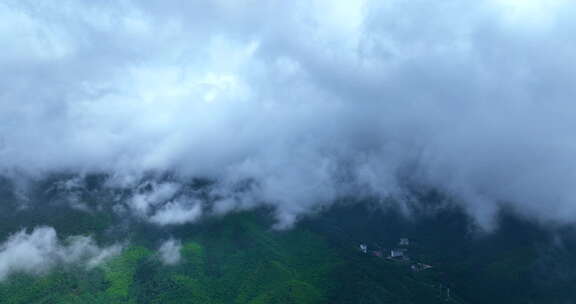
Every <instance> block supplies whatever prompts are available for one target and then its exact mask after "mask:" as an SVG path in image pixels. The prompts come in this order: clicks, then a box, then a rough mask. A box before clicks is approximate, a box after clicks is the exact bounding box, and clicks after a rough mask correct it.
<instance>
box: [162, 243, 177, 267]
mask: <svg viewBox="0 0 576 304" xmlns="http://www.w3.org/2000/svg"><path fill="white" fill-rule="evenodd" d="M181 249H182V243H181V242H180V241H178V240H174V239H169V240H167V241H165V242H164V243H162V245H161V246H160V248H159V249H158V252H159V253H160V260H161V261H162V263H164V264H165V265H174V264H178V263H179V262H180V259H181V258H182V256H181V254H180V250H181Z"/></svg>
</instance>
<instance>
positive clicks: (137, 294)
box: [0, 189, 576, 304]
mask: <svg viewBox="0 0 576 304" xmlns="http://www.w3.org/2000/svg"><path fill="white" fill-rule="evenodd" d="M2 191H3V193H2V196H3V199H2V206H3V207H2V208H3V209H4V210H3V211H6V212H3V213H2V216H1V217H2V221H0V229H1V237H2V239H3V240H4V239H6V238H7V237H8V236H9V235H10V234H11V233H14V231H16V230H18V229H21V228H28V229H30V228H31V227H35V226H38V225H49V226H52V227H54V228H55V229H57V231H58V232H59V237H60V238H65V237H66V236H68V235H90V236H92V237H93V238H94V239H96V240H97V241H98V242H99V243H102V244H106V243H111V242H115V241H119V240H122V241H124V242H125V244H126V245H125V248H124V249H123V251H122V252H121V254H120V255H118V256H115V257H113V258H111V259H110V260H107V261H106V262H105V263H103V264H100V265H98V266H97V267H94V268H87V267H85V266H82V265H70V264H62V265H60V266H59V267H54V268H53V269H52V270H51V271H50V272H48V273H46V274H41V275H33V274H27V273H13V274H11V275H10V276H9V277H8V278H6V279H5V280H4V281H1V282H0V303H253V304H256V303H374V304H375V303H406V304H409V303H413V304H416V303H427V304H430V303H431V304H434V303H478V304H480V303H506V304H510V303H526V304H528V303H574V302H573V299H576V293H575V292H574V290H573V289H571V288H570V286H573V284H574V283H576V254H575V252H576V250H575V248H574V247H573V246H574V244H576V242H574V239H573V238H571V236H572V235H573V234H574V233H573V232H572V231H569V230H558V231H554V232H551V231H549V230H543V229H540V228H538V226H537V225H534V224H533V223H530V222H527V221H523V220H521V219H518V218H514V217H511V216H507V215H506V214H503V215H502V216H501V219H500V225H499V227H498V228H497V230H496V231H493V232H481V231H477V230H475V229H474V228H473V226H472V224H471V222H470V220H469V219H468V218H467V217H466V216H465V215H464V214H463V213H462V212H461V211H460V210H458V209H456V208H449V207H447V208H444V209H442V210H440V211H436V212H432V213H430V212H421V213H420V214H419V213H418V212H416V213H414V214H412V215H410V216H406V215H402V214H399V213H397V212H395V211H394V210H391V209H385V208H381V207H380V204H377V203H375V202H371V201H362V202H352V201H346V202H344V201H343V202H339V203H336V204H335V205H334V206H333V207H331V208H329V209H325V210H322V211H319V213H318V214H315V215H312V216H309V217H307V218H303V219H301V220H300V221H299V222H298V224H297V225H296V226H295V227H293V228H291V229H286V230H277V229H273V228H272V227H273V224H274V220H273V210H270V209H266V208H261V209H257V210H252V211H242V212H233V213H231V214H228V215H226V216H214V217H208V218H205V219H202V220H201V221H199V222H197V223H193V224H186V225H176V226H168V227H157V226H154V225H151V224H147V223H144V222H140V221H137V220H134V221H129V220H126V219H122V218H121V217H120V216H117V215H114V213H113V212H110V210H106V209H100V211H96V212H85V211H82V210H75V209H73V208H69V207H68V206H66V205H64V204H58V203H46V204H38V205H35V206H33V207H30V208H25V209H21V210H19V211H12V212H8V211H9V210H8V208H15V205H11V204H12V202H13V201H15V200H16V198H15V197H13V196H11V195H12V194H11V192H10V191H7V190H6V189H3V190H2ZM37 193H38V196H39V197H42V198H43V199H46V201H49V202H58V200H57V199H54V197H52V198H47V197H46V195H47V194H46V191H38V192H37ZM98 195H102V194H101V193H100V194H98V193H93V194H87V195H86V197H84V199H85V200H86V201H88V202H89V201H90V200H96V199H95V198H94V197H95V196H98ZM37 198H38V197H37ZM32 199H34V196H32ZM421 200H423V201H426V200H429V201H430V204H433V203H434V201H437V200H438V198H437V197H433V196H423V197H422V198H421ZM12 210H14V209H12ZM23 223H26V225H25V226H24V225H23ZM167 237H173V238H177V239H179V240H181V242H182V248H181V250H180V251H181V252H180V253H181V256H182V258H181V261H180V262H179V263H177V264H175V265H164V264H162V263H161V261H160V259H159V257H158V252H157V248H158V246H159V243H160V242H161V240H163V239H166V238H167ZM400 238H409V239H410V245H408V246H407V248H406V249H407V256H408V257H409V260H408V259H407V260H402V259H388V258H386V256H387V255H388V252H389V249H390V248H394V247H397V245H398V240H399V239H400ZM558 238H562V240H563V242H562V246H559V245H557V244H556V243H554V241H555V240H557V239H558ZM126 240H127V241H126ZM359 244H366V245H367V246H368V249H369V250H368V252H367V253H362V252H361V251H360V250H359ZM571 246H572V247H571ZM375 252H380V253H381V254H383V255H382V256H377V255H376V254H374V253H375ZM417 263H423V264H426V265H430V266H432V267H431V268H429V269H425V270H414V269H412V266H413V265H415V264H417Z"/></svg>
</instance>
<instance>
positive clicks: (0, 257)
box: [0, 227, 121, 280]
mask: <svg viewBox="0 0 576 304" xmlns="http://www.w3.org/2000/svg"><path fill="white" fill-rule="evenodd" d="M120 251H121V247H120V246H118V245H114V246H110V247H104V248H101V247H99V246H98V245H97V244H96V243H95V242H94V240H93V239H91V238H90V237H85V236H74V237H70V238H68V239H66V240H65V241H60V240H59V239H58V237H57V234H56V231H55V230H54V228H51V227H37V228H35V229H34V230H32V232H30V233H27V232H26V231H25V230H21V231H19V232H16V233H14V234H13V235H11V236H10V237H9V238H8V239H7V240H6V241H5V242H4V243H2V244H1V245H0V280H3V279H5V278H6V277H7V276H9V275H10V274H12V273H19V272H21V273H30V274H44V273H46V272H48V271H49V270H50V269H52V268H53V267H55V266H56V265H59V264H61V263H65V264H70V263H83V264H85V265H86V267H88V268H92V267H95V266H97V265H99V264H101V263H102V262H104V261H105V260H106V259H108V258H110V257H112V256H115V255H118V254H119V253H120Z"/></svg>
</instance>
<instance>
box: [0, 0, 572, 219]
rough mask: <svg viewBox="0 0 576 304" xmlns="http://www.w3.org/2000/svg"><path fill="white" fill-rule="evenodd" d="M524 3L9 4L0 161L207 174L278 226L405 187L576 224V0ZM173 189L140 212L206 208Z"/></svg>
mask: <svg viewBox="0 0 576 304" xmlns="http://www.w3.org/2000/svg"><path fill="white" fill-rule="evenodd" d="M519 3H520V2H518V1H507V0H485V1H476V2H474V3H468V2H466V3H465V2H463V1H455V0H449V1H431V0H418V1H406V0H393V1H387V2H385V3H383V2H379V1H369V0H355V1H346V2H338V3H334V1H324V0H316V1H291V2H286V3H284V2H280V1H272V0H270V1H251V0H245V1H241V2H240V3H234V4H231V3H229V2H227V1H194V2H193V3H191V2H186V1H179V0H172V1H164V2H162V3H161V4H160V3H140V2H135V1H123V2H121V3H116V2H109V1H105V2H99V3H92V2H89V1H64V2H62V3H59V4H58V5H56V4H51V3H48V2H46V3H42V4H39V3H37V2H33V1H7V2H4V3H2V4H0V6H1V9H0V12H1V13H0V18H2V20H5V22H3V25H2V26H1V27H0V41H1V42H2V44H3V45H7V46H8V47H6V49H7V50H9V51H7V52H3V54H2V55H0V64H2V66H3V69H2V70H1V71H0V90H1V91H2V94H1V95H0V109H1V111H0V120H1V121H2V125H1V126H0V159H1V160H2V161H1V162H0V170H1V171H2V172H3V174H4V175H9V176H10V175H12V176H14V175H21V174H24V175H41V174H43V173H50V172H60V171H71V172H79V173H90V172H99V173H102V172H103V173H107V174H110V176H113V178H112V179H113V180H115V181H124V182H127V184H125V186H126V187H128V186H127V185H128V184H130V183H129V181H134V180H136V181H138V180H140V179H141V177H142V176H145V175H146V174H148V173H149V172H172V173H173V174H175V175H176V176H178V177H179V178H180V181H178V182H180V183H186V180H187V179H189V178H190V177H203V178H209V179H211V180H215V181H217V185H218V187H217V188H218V189H214V190H213V191H214V193H215V194H217V196H219V197H220V198H221V199H220V200H216V203H215V204H216V206H215V207H214V209H215V210H216V211H218V210H220V211H226V210H234V209H242V208H252V207H254V206H258V205H262V204H267V205H271V206H274V207H275V208H276V210H277V218H278V220H279V226H289V225H290V224H291V223H293V222H294V221H295V220H297V219H298V217H299V216H302V215H303V214H306V213H309V212H313V211H314V210H318V209H319V208H321V207H322V206H324V205H326V204H329V203H330V202H332V201H334V200H335V199H338V198H341V197H347V196H350V195H353V196H370V197H380V198H386V197H390V196H400V195H402V194H403V193H404V192H405V183H406V182H410V183H414V184H421V185H426V186H428V187H434V188H437V189H439V190H441V191H443V192H446V193H449V194H450V195H452V196H453V197H455V198H456V200H455V201H458V203H459V204H460V206H462V207H463V208H464V209H465V210H467V211H468V213H469V214H470V215H471V216H472V217H473V218H475V219H476V221H477V222H478V223H479V224H480V225H482V226H484V227H485V228H490V227H491V226H493V225H494V223H493V219H494V216H495V214H497V213H498V210H500V208H503V207H504V208H508V209H510V210H514V211H515V212H517V213H518V214H521V215H523V216H526V217H528V218H532V219H534V220H537V221H540V222H545V223H554V224H573V223H574V218H575V217H574V215H576V203H575V202H574V197H575V195H574V194H575V193H574V191H573V184H574V181H575V180H576V161H574V159H573V155H574V154H575V152H576V145H575V144H574V143H573V140H572V138H573V133H574V130H576V122H575V120H574V119H573V117H574V116H575V115H576V106H575V105H574V102H573V99H574V97H575V96H576V86H574V84H573V83H572V82H573V79H576V77H575V76H576V75H574V74H575V73H576V66H575V65H576V63H575V62H576V60H574V59H575V58H574V56H575V55H574V54H576V52H575V50H576V43H575V42H574V39H572V36H573V32H574V29H575V27H576V22H575V21H574V18H572V16H573V13H574V11H575V8H576V5H575V4H573V3H572V2H569V1H559V0H557V1H543V0H542V1H537V0H531V1H529V3H528V4H523V5H520V4H519ZM22 37H25V38H22ZM246 184H249V186H247V187H245V189H244V190H243V191H238V188H239V185H246ZM162 201H163V203H161V204H159V205H154V199H151V198H145V197H138V196H136V197H134V198H132V201H131V203H130V206H129V210H132V211H133V212H135V213H136V214H145V217H146V218H150V219H153V221H155V222H157V223H160V224H164V223H169V222H171V221H172V222H176V223H183V222H188V221H192V220H193V219H196V218H198V216H200V215H199V214H200V213H201V212H200V209H198V208H200V207H194V206H199V205H198V204H195V203H191V201H188V202H184V201H182V200H176V199H174V200H169V199H167V200H162ZM176 214H180V215H182V216H181V217H179V218H176V217H174V216H175V215H176ZM184 214H185V215H184Z"/></svg>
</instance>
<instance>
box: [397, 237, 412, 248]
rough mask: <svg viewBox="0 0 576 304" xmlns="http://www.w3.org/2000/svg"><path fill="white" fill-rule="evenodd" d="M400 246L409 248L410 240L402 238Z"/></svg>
mask: <svg viewBox="0 0 576 304" xmlns="http://www.w3.org/2000/svg"><path fill="white" fill-rule="evenodd" d="M399 245H400V246H409V245H410V240H409V239H408V238H401V239H400V243H399Z"/></svg>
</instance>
